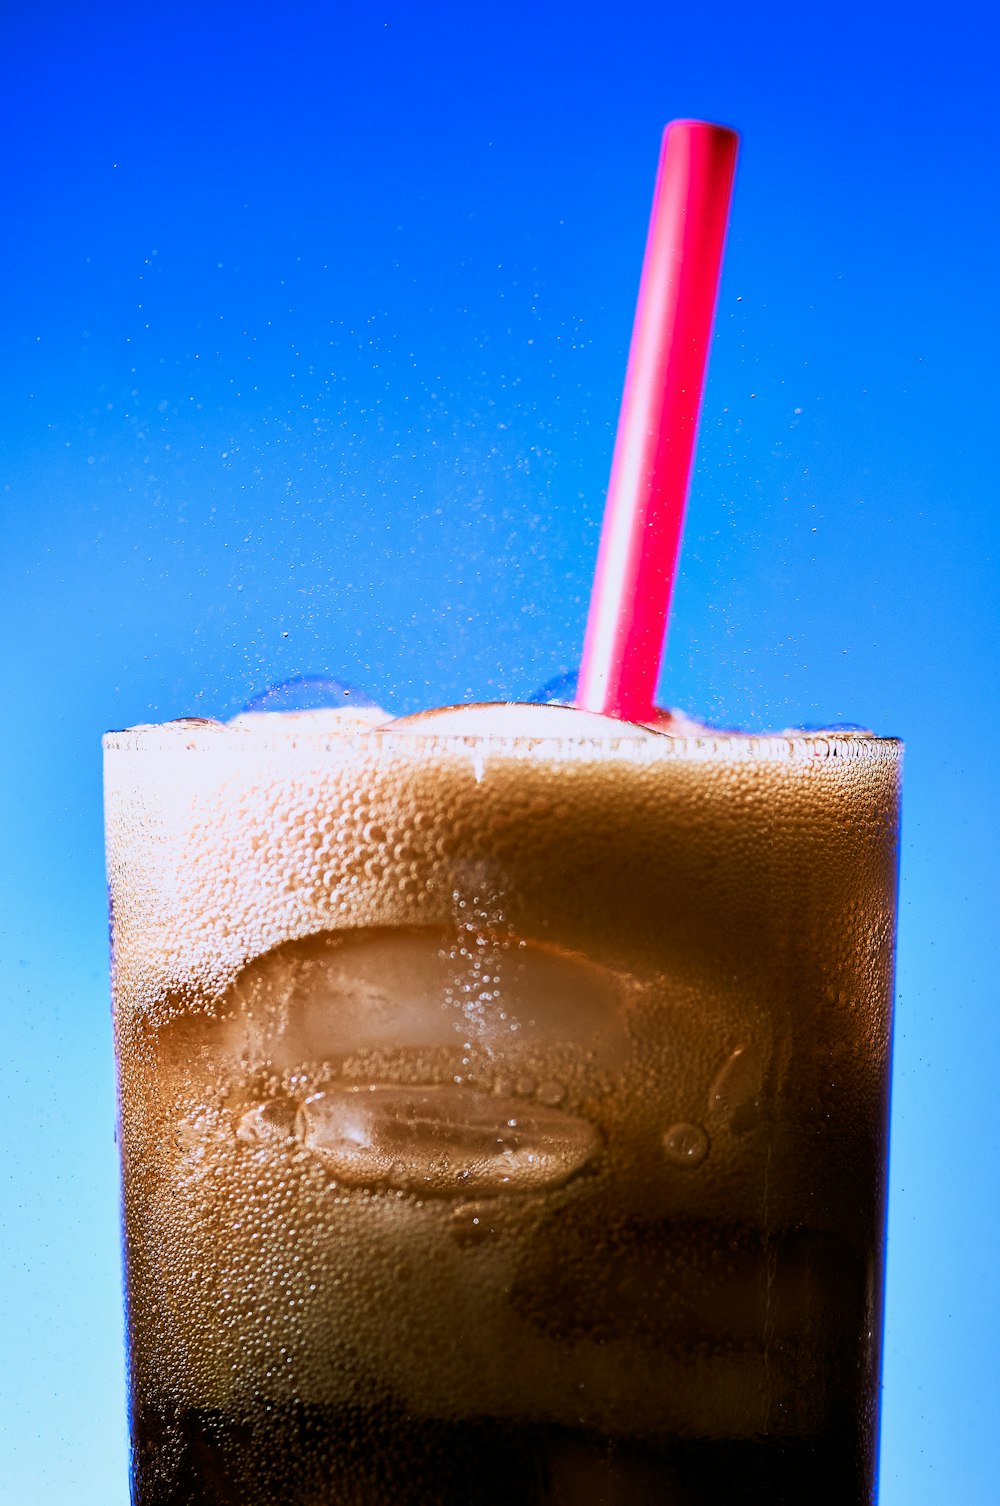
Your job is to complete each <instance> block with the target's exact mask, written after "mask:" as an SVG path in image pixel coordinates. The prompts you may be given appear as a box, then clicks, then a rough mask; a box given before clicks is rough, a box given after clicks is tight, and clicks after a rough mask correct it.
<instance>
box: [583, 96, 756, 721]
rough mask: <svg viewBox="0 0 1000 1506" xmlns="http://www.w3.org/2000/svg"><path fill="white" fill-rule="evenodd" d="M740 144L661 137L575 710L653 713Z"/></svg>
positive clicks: (712, 129) (669, 132)
mask: <svg viewBox="0 0 1000 1506" xmlns="http://www.w3.org/2000/svg"><path fill="white" fill-rule="evenodd" d="M738 142H739V138H738V136H737V135H736V133H735V131H729V130H727V129H726V128H725V127H724V126H718V125H708V124H706V123H705V122H704V121H701V120H675V121H673V122H672V123H671V124H670V125H668V126H667V129H666V130H665V132H664V133H663V148H662V150H661V152H660V165H659V170H658V172H657V176H656V190H655V193H654V195H653V210H652V214H651V216H650V221H649V236H648V239H647V241H646V256H645V260H644V262H643V267H642V281H641V283H640V285H639V302H638V304H637V306H636V312H635V324H634V326H633V329H632V345H631V348H630V350H629V357H628V370H627V372H626V375H625V392H624V395H623V397H622V408H621V414H620V417H619V420H618V433H617V436H616V438H615V453H614V459H613V461H612V463H611V480H610V483H609V485H608V497H607V503H606V505H605V510H604V527H603V529H602V532H601V546H600V550H599V552H598V556H597V573H596V575H595V578H594V590H593V595H592V596H591V600H590V616H589V618H588V620H587V635H586V638H585V640H584V646H583V662H582V664H581V666H580V679H579V684H578V687H577V695H576V703H577V705H578V706H581V707H583V708H584V709H585V710H587V711H598V712H603V713H604V714H605V715H606V716H618V717H621V718H623V719H624V720H626V721H639V722H641V721H649V720H650V719H651V718H652V717H653V716H654V714H655V713H654V704H653V703H654V697H655V695H656V681H657V677H658V675H659V672H660V661H661V660H662V657H663V647H664V638H665V635H666V626H667V613H668V610H669V607H670V597H671V593H672V590H673V584H674V576H675V574H676V570H677V556H678V553H679V550H680V540H681V528H682V526H683V522H684V504H685V502H686V500H687V492H688V483H689V481H690V476H691V462H692V459H693V456H694V442H695V434H696V431H697V427H698V412H699V409H700V407H701V395H702V389H703V387H704V382H705V367H706V365H707V363H708V347H709V342H710V339H711V334H712V319H713V316H714V314H715V303H716V298H717V295H718V289H719V274H720V270H721V266H722V247H723V243H724V241H725V238H726V221H727V219H728V217H729V200H730V197H731V194H732V185H733V172H734V169H735V166H736V149H737V145H738Z"/></svg>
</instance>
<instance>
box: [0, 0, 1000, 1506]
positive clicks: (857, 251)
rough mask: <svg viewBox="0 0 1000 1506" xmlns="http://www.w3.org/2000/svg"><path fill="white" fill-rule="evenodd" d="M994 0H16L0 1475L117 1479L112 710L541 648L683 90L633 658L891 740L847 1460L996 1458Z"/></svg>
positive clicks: (7, 244) (980, 1498) (6, 285)
mask: <svg viewBox="0 0 1000 1506" xmlns="http://www.w3.org/2000/svg"><path fill="white" fill-rule="evenodd" d="M987 15H988V12H987V9H986V7H985V6H983V7H982V8H981V9H980V8H979V7H974V6H971V5H967V4H963V3H961V0H960V3H957V4H952V5H951V6H949V7H948V8H947V10H946V11H945V10H942V9H940V8H938V9H936V10H935V11H934V12H931V11H926V12H921V11H920V10H919V8H917V9H914V8H913V7H912V6H903V5H902V4H898V3H897V4H889V5H884V6H882V7H880V8H878V7H877V8H874V9H871V8H869V6H868V5H861V4H859V3H856V0H850V3H847V4H841V5H840V6H838V7H822V8H819V7H806V6H803V5H801V4H795V5H790V4H773V5H769V6H765V7H763V8H762V7H760V6H749V5H740V6H737V5H735V4H733V3H730V0H726V3H721V4H716V5H714V6H704V7H694V6H682V7H675V6H671V5H669V4H664V3H660V4H655V5H654V4H642V3H636V0H618V3H616V4H615V5H613V6H606V7H601V8H600V9H598V8H595V9H583V10H580V9H577V10H576V11H575V13H574V12H573V11H571V10H570V8H568V7H566V8H564V7H562V6H557V5H555V4H552V3H546V0H542V3H541V4H540V5H539V4H537V3H535V4H530V5H529V4H526V3H523V0H508V3H506V4H505V5H503V6H502V7H501V6H493V5H481V6H478V7H474V8H469V7H467V6H466V5H459V4H450V3H447V4H436V5H428V6H416V5H409V6H408V5H404V4H401V3H400V0H386V3H384V4H380V5H378V6H376V5H375V4H374V3H373V0H365V3H360V0H357V3H352V4H336V3H332V4H321V3H318V0H286V3H285V4H283V5H281V6H280V7H274V8H268V9H266V10H265V9H264V8H262V7H255V6H254V5H253V4H250V5H249V6H247V5H236V4H234V3H231V0H224V3H219V4H212V3H209V4H208V5H207V7H204V8H203V7H201V6H198V7H195V6H194V5H189V4H183V3H182V4H174V5H172V6H169V7H167V6H156V7H153V6H142V7H132V8H126V7H123V6H119V5H106V4H97V5H93V4H91V5H87V6H84V5H82V4H77V5H73V4H57V3H49V4H47V3H44V0H41V3H35V4H29V3H22V4H14V3H10V0H8V3H7V4H6V5H5V6H4V7H3V8H2V12H0V141H2V143H3V146H2V148H0V156H2V162H3V169H4V172H3V183H2V186H0V211H2V221H3V228H2V241H3V244H2V249H0V298H2V300H3V304H4V314H3V318H2V321H0V341H2V349H3V359H2V369H0V461H2V481H0V484H2V488H3V490H2V493H0V497H2V531H0V561H2V563H0V573H2V603H0V613H2V618H0V622H2V628H0V631H2V642H3V646H4V650H5V674H4V678H5V696H4V700H5V706H6V724H7V731H6V736H5V737H4V739H3V747H2V759H3V765H4V773H3V779H4V792H5V794H4V810H5V814H4V817H3V823H2V840H3V844H4V853H3V861H2V865H0V885H2V899H0V951H2V957H0V980H2V982H0V987H2V990H3V1006H2V1007H3V1041H4V1052H3V1058H4V1067H3V1073H2V1086H0V1104H2V1112H3V1125H2V1135H0V1154H2V1171H0V1187H2V1192H0V1197H2V1228H0V1342H2V1354H0V1498H2V1499H3V1500H4V1501H5V1502H6V1501H10V1502H15V1503H20V1502H25V1503H27V1502H32V1501H35V1500H45V1501H51V1502H56V1503H62V1502H66V1503H70V1502H72V1503H73V1506H124V1502H125V1499H126V1483H125V1470H126V1462H125V1431H124V1395H123V1367H122V1331H121V1307H120V1298H119V1269H118V1236H117V1208H116V1195H117V1194H116V1164H115V1148H114V1144H113V1139H112V1130H113V1119H114V1109H113V1092H114V1090H113V1073H112V1054H111V1038H110V1030H109V1021H108V1007H107V974H106V962H105V945H106V942H105V913H104V905H105V901H104V885H103V872H102V846H101V816H100V767H99V758H98V738H99V735H100V733H101V731H102V730H103V729H104V728H106V727H109V726H113V727H120V726H124V725H127V724H129V723H132V722H137V721H143V720H150V719H162V718H167V717H173V716H177V715H179V714H181V713H184V712H200V713H203V714H218V715H225V714H227V713H229V712H231V711H232V710H233V709H235V708H236V707H238V706H239V705H240V704H241V702H243V701H244V700H245V699H246V698H247V697H248V696H250V695H251V694H252V693H253V692H254V691H256V690H259V689H260V688H261V687H262V686H264V685H265V684H266V683H268V682H269V681H272V680H275V679H278V678H282V677H284V676H287V675H290V674H294V673H297V672H302V671H327V672H330V673H334V674H336V675H339V676H341V677H342V678H346V679H348V680H352V681H355V682H358V683H360V684H362V685H363V686H364V687H365V688H367V689H368V690H369V691H370V692H371V693H372V694H373V695H375V696H376V697H377V698H379V699H381V700H383V701H384V702H385V704H387V705H388V706H391V707H394V708H398V709H399V710H405V709H414V708H416V707H419V706H421V705H424V704H426V703H440V702H445V701H454V700H461V699H464V698H468V697H476V698H484V697H516V696H519V695H523V694H525V693H527V692H529V691H530V690H532V688H533V687H535V686H536V685H538V684H539V683H540V682H541V681H543V680H545V679H547V678H548V677H550V676H551V675H552V674H554V673H556V672H558V671H559V670H560V669H564V668H566V667H568V666H570V665H571V664H573V663H574V662H575V661H576V659H577V656H578V652H579V644H580V639H581V634H582V629H583V622H584V615H585V608H586V598H587V591H588V582H589V578H590V574H591V570H592V565H593V559H594V553H595V549H596V542H597V530H598V526H599V521H600V514H601V507H602V500H603V489H604V485H605V481H606V477H607V471H608V464H609V460H610V452H611V444H612V438H613V427H614V418H615V413H616V409H617V404H618V399H619V394H620V390H621V383H622V376H623V372H624V362H625V355H626V350H627V343H628V335H629V328H630V321H631V313H632V306H633V302H634V297H635V292H636V285H637V280H638V273H639V267H640V262H641V255H642V247H643V239H644V233H645V223H646V216H647V212H648V206H649V196H650V189H651V182H652V174H653V170H654V166H655V162H656V156H657V150H658V142H659V134H660V129H661V127H662V125H663V123H664V122H665V121H666V120H667V119H669V118H670V117H673V116H680V115H701V116H705V117H707V118H710V119H713V118H714V119H719V120H722V121H725V122H727V123H731V124H734V125H736V126H737V127H738V128H740V130H741V131H742V132H743V133H744V149H743V154H742V159H741V164H740V170H739V181H738V187H737V193H736V199H735V205H734V211H733V219H732V230H731V236H730V242H729V252H728V260H727V266H726V272H725V280H724V286H723V289H722V295H721V301H720V307H719V315H718V321H717V326H716V340H715V346H714V352H713V357H712V367H711V375H710V379H709V385H708V391H707V395H706V401H705V408H704V416H703V421H702V430H701V442H700V450H699V462H698V469H697V474H696V477H695V481H694V486H693V491H692V496H691V504H690V514H689V525H688V532H687V541H686V546H685V553H684V568H683V575H682V578H681V581H680V585H679V589H678V592H677V598H676V605H675V611H674V618H673V625H672V631H671V637H670V645H669V653H668V658H667V663H666V669H665V675H664V685H663V696H664V698H665V699H666V700H668V701H671V702H675V703H679V704H681V705H684V706H686V707H687V708H689V709H690V710H692V711H695V712H701V713H703V714H705V715H707V716H709V717H713V718H721V719H724V720H727V721H735V722H741V723H744V724H746V725H748V726H753V727H759V726H767V725H771V726H774V725H777V726H784V725H787V724H788V723H790V722H815V721H820V720H824V719H832V720H839V719H848V720H853V721H861V722H866V723H869V724H871V725H873V726H875V727H877V728H878V729H880V730H882V731H886V732H893V733H899V734H902V735H903V736H905V738H906V740H907V743H908V749H909V751H908V762H907V792H906V795H907V807H906V828H905V851H904V869H903V892H902V894H903V903H902V926H901V941H900V969H899V972H900V994H899V1013H898V1036H897V1053H896V1075H895V1098H894V1116H895V1117H894V1139H893V1160H892V1201H891V1218H890V1266H889V1294H888V1330H887V1355H886V1370H885V1407H884V1448H883V1491H882V1501H883V1506H922V1503H926V1506H937V1503H941V1502H945V1501H948V1502H951V1501H955V1502H962V1503H964V1506H976V1503H981V1506H988V1503H994V1502H995V1501H996V1500H997V1499H998V1495H997V1492H998V1486H997V1485H996V1484H995V1477H996V1473H997V1471H996V1464H995V1457H994V1455H995V1443H996V1418H997V1415H998V1412H1000V1383H998V1379H997V1366H996V1364H995V1355H996V1353H997V1348H998V1343H1000V1324H998V1317H997V1304H996V1301H995V1296H994V1283H995V1276H994V1262H995V1254H994V1251H995V1245H996V1241H997V1236H998V1232H1000V1218H998V1214H997V1211H996V1165H997V1157H998V1150H1000V1132H998V1114H997V1107H996V1104H997V1089H996V1074H997V1060H998V1049H997V1014H996V1004H997V999H996V994H997V986H996V977H997V959H996V955H995V954H996V941H995V922H994V917H995V914H996V910H997V900H998V885H997V879H996V875H995V871H994V866H993V863H992V857H993V849H994V846H995V836H993V837H991V836H990V831H991V823H994V822H995V819H996V800H995V795H994V787H995V779H994V773H993V763H994V754H993V748H992V746H991V742H990V739H991V738H992V737H993V736H994V735H995V732H996V680H995V674H994V656H995V650H996V601H997V579H996V576H997V571H996V565H995V562H994V558H993V546H994V538H995V533H996V517H995V506H994V500H995V495H996V487H995V482H994V464H993V461H994V452H995V449H996V435H995V427H994V426H995V418H994V415H995V412H996V409H997V399H998V391H997V379H996V345H997V322H996V305H997V290H996V281H995V275H994V272H993V268H992V265H991V263H992V259H993V256H994V245H995V242H996V239H997V232H998V228H1000V227H998V215H997V209H996V199H995V186H996V185H995V163H996V160H997V153H998V145H1000V143H998V140H997V135H998V133H997V129H996V123H995V121H994V119H993V118H992V116H991V115H990V114H989V113H988V111H987V103H986V102H987V100H988V98H989V97H990V96H991V94H992V91H993V86H994V83H995V80H994V78H993V72H994V65H993V62H992V61H991V58H992V56H993V55H994V52H995V42H996V40H997V39H996V36H995V35H993V34H991V27H992V22H990V21H988V20H987V19H986V18H987ZM991 431H992V432H991ZM993 829H994V830H995V827H994V828H993Z"/></svg>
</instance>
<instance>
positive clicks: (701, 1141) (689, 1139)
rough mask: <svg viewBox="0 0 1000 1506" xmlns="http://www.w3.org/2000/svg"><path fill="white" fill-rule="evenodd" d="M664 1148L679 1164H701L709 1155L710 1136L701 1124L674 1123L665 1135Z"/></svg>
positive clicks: (669, 1156) (668, 1155)
mask: <svg viewBox="0 0 1000 1506" xmlns="http://www.w3.org/2000/svg"><path fill="white" fill-rule="evenodd" d="M663 1149H664V1151H665V1153H666V1156H667V1159H668V1160H670V1161H674V1162H676V1164H677V1165H678V1166H700V1165H701V1163H702V1161H704V1159H705V1157H706V1156H707V1155H708V1136H707V1135H706V1134H705V1131H704V1130H703V1129H702V1127H701V1125H700V1124H672V1125H671V1126H670V1128H669V1129H668V1130H667V1131H666V1133H665V1134H664V1136H663Z"/></svg>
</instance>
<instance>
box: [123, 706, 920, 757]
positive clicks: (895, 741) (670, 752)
mask: <svg viewBox="0 0 1000 1506" xmlns="http://www.w3.org/2000/svg"><path fill="white" fill-rule="evenodd" d="M303 721H305V717H303ZM102 746H103V749H104V752H105V753H106V754H117V753H138V754H146V753H160V754H168V753H170V754H178V755H180V754H182V753H195V754H197V753H208V752H213V753H217V754H218V753H222V752H225V753H226V755H227V756H228V755H230V754H232V755H233V757H234V758H235V759H241V758H243V757H244V756H246V755H247V754H255V753H256V754H260V753H266V754H273V753H277V752H279V751H280V752H283V753H289V754H293V753H294V754H302V753H306V754H312V755H313V756H316V755H323V754H328V753H337V754H340V755H345V756H352V757H357V756H361V755H364V754H368V755H369V757H372V756H377V755H378V754H381V753H385V754H387V755H389V756H392V755H394V754H395V755H399V756H404V755H407V754H409V755H414V754H417V753H419V754H424V755H426V754H437V755H445V754H449V753H450V754H462V753H467V754H476V753H478V754H480V755H484V756H494V757H503V756H505V755H506V756H508V757H512V758H515V759H516V758H519V757H523V758H531V757H537V758H552V759H558V760H560V761H565V762H573V761H580V762H592V761H595V760H599V759H601V758H608V757H618V758H626V759H628V760H629V761H635V762H642V763H647V762H648V763H654V764H655V763H670V762H677V761H685V760H687V761H704V760H710V759H713V758H721V759H723V760H731V761H736V762H744V761H746V762H752V761H764V762H766V761H771V762H780V763H795V762H799V761H801V762H815V761H817V760H823V761H825V760H827V759H843V760H847V761H858V760H860V761H867V762H876V763H881V762H885V761H899V759H900V758H901V756H902V753H903V742H902V740H901V739H900V738H898V737H883V736H879V735H877V734H875V733H874V732H868V731H859V730H854V729H851V730H847V729H838V728H835V727H833V728H828V729H818V730H808V731H807V730H804V729H802V730H800V729H796V728H788V729H787V730H783V731H781V732H739V731H732V730H723V729H718V728H709V727H705V728H703V729H702V730H700V731H698V732H684V733H663V732H655V731H652V730H650V731H649V732H644V731H640V730H638V729H636V730H635V731H634V732H633V731H628V732H622V733H616V734H613V735H610V736H607V737H602V736H599V735H596V734H594V733H592V732H590V733H581V734H580V735H578V736H575V737H574V736H568V735H566V734H564V733H563V734H552V733H549V734H538V733H533V734H521V735H518V734H516V733H514V732H511V731H497V730H494V731H489V732H434V731H432V730H431V729H430V728H428V729H427V730H424V729H422V728H420V727H418V726H416V725H413V724H411V725H409V726H394V725H392V724H391V723H389V724H385V725H377V726H374V727H371V728H368V729H364V728H360V729H359V728H358V727H357V726H354V727H350V728H344V729H343V730H342V731H337V730H336V729H334V728H331V727H325V728H323V727H318V726H315V725H314V726H312V727H308V726H305V725H303V726H301V727H296V728H295V729H294V730H292V729H290V728H289V727H288V725H287V723H286V724H285V725H284V727H283V728H278V727H277V726H275V727H273V728H272V727H267V726H266V725H264V726H252V727H249V726H246V725H244V726H233V725H231V724H229V723H226V722H217V721H212V720H209V719H207V718H193V717H183V718H178V719H177V720H175V721H171V722H163V723H140V724H138V725H136V726H134V727H127V728H123V729H121V730H117V731H109V732H106V733H105V734H104V737H103V738H102Z"/></svg>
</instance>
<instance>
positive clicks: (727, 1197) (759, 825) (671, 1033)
mask: <svg viewBox="0 0 1000 1506" xmlns="http://www.w3.org/2000/svg"><path fill="white" fill-rule="evenodd" d="M118 743H119V746H118V747H117V748H116V747H115V746H112V748H111V750H110V751H109V770H110V774H109V789H108V799H109V866H110V871H111V875H112V885H113V899H114V907H115V985H116V1022H117V1030H118V1043H119V1061H120V1070H121V1099H122V1107H121V1113H122V1148H123V1164H124V1175H125V1227H126V1255H127V1266H128V1301H129V1333H130V1360H131V1386H132V1415H133V1454H134V1499H135V1501H136V1502H137V1503H141V1506H153V1503H156V1506H159V1503H182V1502H183V1503H188V1502H190V1503H195V1502H198V1503H200V1502H206V1503H207V1502H213V1503H214V1502H219V1503H222V1502H230V1501H232V1502H237V1501H238V1502H240V1503H241V1506H256V1503H258V1502H259V1503H270V1502H281V1503H290V1506H291V1503H300V1502H301V1503H303V1506H305V1503H307V1502H308V1503H309V1506H314V1503H315V1506H319V1503H324V1506H326V1503H338V1506H339V1503H348V1502H351V1503H353V1502H359V1503H360V1502H365V1503H368V1502H371V1503H373V1506H374V1503H382V1502H388V1501H392V1502H399V1503H413V1506H416V1503H428V1506H431V1503H450V1502H453V1501H454V1502H456V1503H457V1502H460V1501H461V1502H469V1503H471V1502H484V1503H486V1502H489V1503H493V1502H496V1503H501V1502H504V1503H522V1502H523V1503H526V1506H527V1503H534V1502H538V1503H542V1502H553V1503H563V1502H565V1503H568V1506H589V1503H590V1502H619V1501H621V1502H629V1503H630V1506H642V1503H643V1502H646V1501H650V1502H652V1501H656V1502H684V1503H687V1502H691V1503H708V1502H713V1503H715V1502H718V1501H723V1500H724V1501H726V1502H730V1503H736V1502H741V1501H746V1502H750V1501H760V1500H765V1499H766V1500H767V1501H768V1502H769V1503H770V1502H780V1501H789V1502H792V1501H796V1502H797V1501H801V1500H804V1499H807V1498H808V1499H811V1500H815V1501H817V1502H821V1501H830V1502H834V1501H836V1502H838V1503H850V1502H864V1501H869V1500H870V1499H871V1497H872V1491H873V1475H874V1449H875V1441H876V1415H877V1383H878V1346H879V1333H880V1300H881V1259H882V1253H881V1235H882V1223H883V1163H884V1138H885V1108H886V1081H887V1068H888V1042H889V1018H890V998H891V964H892V938H893V907H894V897H895V850H896V780H897V773H898V770H897V750H896V749H895V747H894V745H892V744H887V743H877V742H875V741H873V740H870V739H861V738H857V737H849V736H848V737H831V738H822V737H817V738H812V739H801V740H797V741H794V742H790V741H789V740H787V739H780V738H776V739H769V740H758V741H756V742H753V741H752V740H750V739H745V738H723V739H718V740H715V741H714V743H712V744H711V745H709V744H708V743H701V742H698V741H696V740H695V741H691V742H682V741H681V740H675V739H670V738H659V737H654V736H650V737H648V738H635V739H629V740H625V741H624V742H622V743H620V744H619V745H617V746H615V745H612V744H610V743H607V742H605V743H603V744H599V743H593V742H592V743H586V742H579V743H576V744H569V743H556V742H551V743H548V742H546V743H531V744H527V743H524V742H522V743H520V744H515V743H514V742H512V741H511V740H510V739H505V740H503V741H502V742H500V741H494V742H493V743H492V744H489V743H484V742H478V743H477V742H474V741H465V740H462V739H456V738H454V737H452V738H438V739H431V738H428V737H421V736H420V735H419V732H418V731H417V732H407V733H405V734H404V733H403V732H398V733H393V732H392V731H391V730H390V731H389V732H387V733H384V734H381V735H380V734H375V735H373V736H368V737H365V736H359V737H356V738H354V739H353V740H347V739H341V740H338V739H336V738H326V739H324V738H322V737H318V736H314V737H312V738H310V737H308V736H300V737H298V738H295V739H291V740H290V739H289V738H288V737H287V736H285V737H283V736H281V735H280V732H279V731H275V732H273V733H268V734H266V735H265V734H264V733H255V734H252V735H251V734H249V733H242V734H240V733H238V732H236V731H223V730H221V729H219V730H214V729H204V730H201V731H199V730H197V729H191V730H189V731H184V730H183V729H174V730H172V729H160V730H155V729H154V730H150V731H147V732H139V733H135V734H126V735H123V736H122V737H121V738H120V739H119V740H118ZM157 750H166V751H165V752H163V751H157ZM161 757H162V758H165V759H166V763H165V764H164V767H163V768H156V764H157V762H158V760H159V759H160V758H161ZM167 770H170V771H175V772H174V773H172V775H171V777H167V774H166V771H167ZM144 784H145V785H146V786H149V787H148V788H145V789H144V787H143V786H144Z"/></svg>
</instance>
